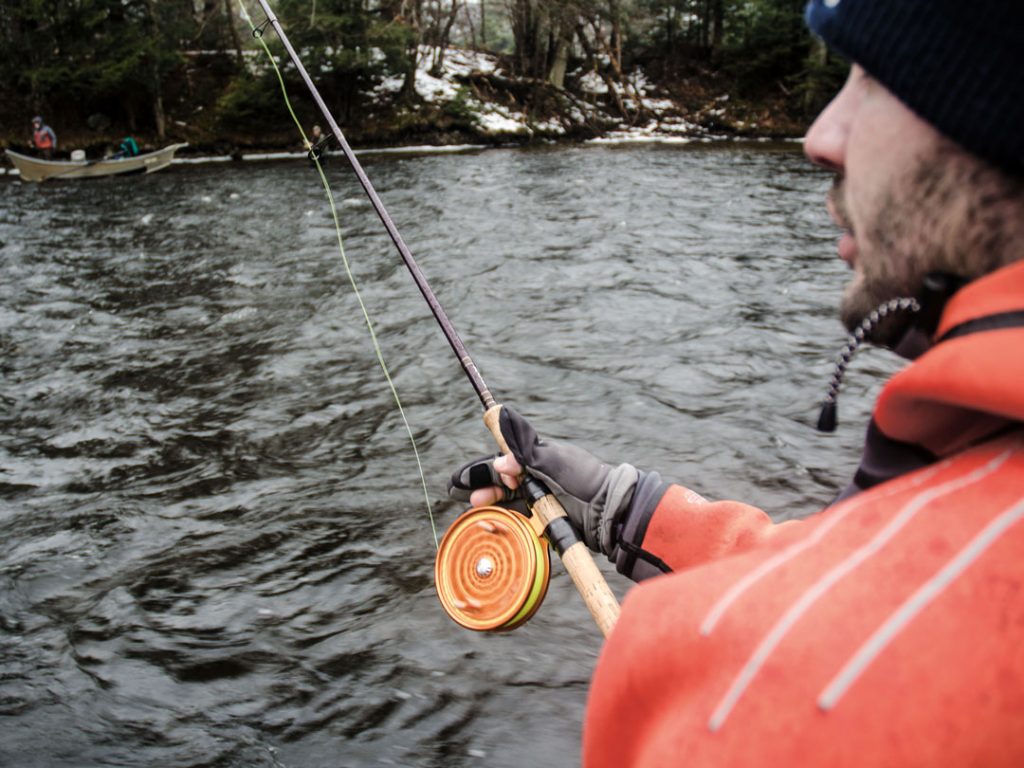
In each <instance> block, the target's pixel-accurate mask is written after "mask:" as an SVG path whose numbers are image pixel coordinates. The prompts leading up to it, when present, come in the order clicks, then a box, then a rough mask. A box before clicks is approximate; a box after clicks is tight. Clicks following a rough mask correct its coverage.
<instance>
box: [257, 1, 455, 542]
mask: <svg viewBox="0 0 1024 768" xmlns="http://www.w3.org/2000/svg"><path fill="white" fill-rule="evenodd" d="M238 7H239V8H240V9H241V12H242V18H244V19H245V20H246V21H247V22H248V23H249V27H250V28H251V29H252V31H253V36H254V37H255V38H256V39H257V40H259V41H260V45H261V46H263V50H264V51H265V52H266V54H267V58H268V59H269V60H270V64H271V66H272V67H273V68H274V74H276V75H277V81H278V82H279V83H280V84H281V94H282V95H283V96H284V103H285V105H286V106H287V107H288V113H289V114H290V115H291V116H292V120H294V121H295V127H296V128H298V129H299V134H300V135H301V136H302V143H303V144H304V145H305V146H306V147H307V148H310V147H312V146H313V145H312V144H311V143H310V141H309V139H308V138H306V132H305V131H303V130H302V123H301V122H299V118H298V117H296V115H295V110H294V109H292V103H291V100H290V99H289V98H288V89H287V88H285V85H284V77H282V76H281V70H280V69H279V68H278V66H277V61H276V60H275V59H274V54H273V53H271V51H270V48H269V47H268V46H267V42H266V41H265V40H264V39H263V35H262V34H257V33H256V25H255V24H253V21H252V18H251V17H250V16H249V12H248V11H247V10H246V9H245V6H244V5H243V4H242V2H241V0H239V3H238ZM310 157H311V159H312V160H313V162H314V163H315V164H316V170H317V173H319V174H320V181H321V183H322V184H323V186H324V193H325V194H326V195H327V202H328V203H329V204H330V206H331V216H332V218H333V219H334V231H335V233H336V234H337V236H338V253H340V254H341V260H342V263H344V265H345V274H347V275H348V282H349V284H350V285H351V286H352V291H353V293H355V296H356V300H357V301H358V302H359V309H360V310H361V311H362V313H363V320H364V321H365V322H366V330H368V331H369V332H370V340H371V341H372V342H373V349H374V351H375V352H376V353H377V362H378V363H379V364H380V369H381V370H382V371H383V372H384V378H385V379H387V382H388V387H389V388H390V389H391V395H392V396H393V397H394V400H395V405H397V406H398V413H399V414H400V415H401V417H402V423H403V424H405V431H406V432H407V433H408V435H409V442H410V443H411V444H412V452H413V454H415V456H416V468H417V470H418V471H419V474H420V484H421V485H422V486H423V498H424V501H426V504H427V517H428V518H429V519H430V530H431V532H432V533H433V534H434V548H435V549H436V548H437V547H438V540H437V526H436V525H435V524H434V511H433V509H431V507H430V492H429V491H428V490H427V478H426V476H425V475H424V473H423V463H422V462H421V461H420V452H419V448H417V446H416V438H415V437H413V434H412V427H411V426H409V420H408V419H407V418H406V416H405V409H404V408H403V407H402V401H401V399H400V398H399V397H398V390H397V389H396V388H395V383H394V381H392V379H391V373H390V372H389V371H388V366H387V363H385V362H384V352H383V351H382V350H381V347H380V343H379V342H378V341H377V334H376V332H374V330H373V323H372V322H371V321H370V314H369V312H367V310H366V304H364V303H363V297H362V295H361V294H360V293H359V286H358V285H356V279H355V277H354V276H353V274H352V268H351V267H350V266H349V263H348V256H346V255H345V242H344V239H343V238H342V236H341V222H340V221H339V219H338V208H337V206H336V205H335V204H334V194H333V193H332V192H331V185H330V184H329V183H328V181H327V175H326V174H325V173H324V169H323V166H321V165H320V159H319V158H318V157H316V156H315V153H311V154H310Z"/></svg>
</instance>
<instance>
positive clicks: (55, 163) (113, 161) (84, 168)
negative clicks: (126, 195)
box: [5, 144, 188, 181]
mask: <svg viewBox="0 0 1024 768" xmlns="http://www.w3.org/2000/svg"><path fill="white" fill-rule="evenodd" d="M187 146H188V144H171V145H170V146H168V147H164V148H163V149H158V150H157V151H156V152H146V153H145V154H142V155H136V156H135V157H121V158H106V159H103V160H43V159H41V158H38V157H30V156H28V155H23V154H21V153H20V152H14V151H12V150H10V149H8V150H5V151H6V152H7V156H8V157H9V158H10V159H11V162H12V163H14V167H15V168H17V169H18V174H19V175H20V176H21V178H22V179H23V180H24V181H46V180H47V179H90V178H96V177H99V176H119V175H121V174H125V173H154V172H156V171H159V170H161V169H163V168H166V167H167V166H168V165H170V164H171V162H172V161H173V160H174V153H175V152H177V151H178V150H179V149H181V148H182V147H187Z"/></svg>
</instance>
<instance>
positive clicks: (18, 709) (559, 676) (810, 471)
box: [0, 145, 891, 768]
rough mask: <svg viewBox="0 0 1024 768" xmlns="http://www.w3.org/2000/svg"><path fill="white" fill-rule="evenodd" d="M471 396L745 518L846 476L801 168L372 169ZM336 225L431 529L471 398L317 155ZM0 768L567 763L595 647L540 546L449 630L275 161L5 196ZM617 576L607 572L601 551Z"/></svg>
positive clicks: (810, 205)
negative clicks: (519, 578) (537, 590)
mask: <svg viewBox="0 0 1024 768" xmlns="http://www.w3.org/2000/svg"><path fill="white" fill-rule="evenodd" d="M364 163H365V166H366V170H367V172H368V174H369V175H370V177H371V179H373V181H374V183H375V185H376V186H377V188H378V191H379V192H380V194H381V196H382V198H383V199H384V202H385V203H386V204H387V206H388V208H389V210H390V212H391V214H392V216H393V218H394V219H395V221H396V223H397V225H398V227H399V229H400V230H401V231H402V233H403V235H404V237H405V239H406V241H407V242H408V243H409V245H410V247H411V248H412V251H413V253H414V254H415V255H416V257H417V259H418V261H419V263H420V266H421V267H422V268H423V270H424V272H425V273H426V274H427V277H428V279H429V280H430V282H431V285H432V286H433V288H434V290H435V291H436V293H437V294H438V296H439V298H440V300H441V302H442V304H443V305H444V306H445V308H446V309H447V311H448V314H449V315H450V316H451V318H452V320H453V322H454V323H455V325H456V327H457V328H458V330H459V332H460V334H461V335H462V337H463V340H464V341H465V343H466V346H467V347H468V348H469V350H470V352H471V353H472V354H473V356H474V358H475V360H476V363H477V365H478V366H479V368H480V370H481V371H482V373H483V375H484V377H485V379H486V380H487V383H488V384H489V385H490V388H491V390H492V391H493V392H494V394H495V396H496V397H497V398H498V399H499V400H501V401H504V402H506V403H509V404H513V405H515V406H516V407H518V408H519V409H520V410H521V411H523V412H525V413H526V414H527V415H529V416H530V417H531V418H532V420H533V421H534V423H535V424H537V425H538V426H539V427H540V429H541V430H542V431H543V432H545V433H547V434H549V435H551V436H553V437H563V438H573V439H575V440H576V441H578V442H579V443H581V444H583V445H585V446H587V447H589V448H591V449H592V450H594V451H595V452H597V453H599V454H601V455H602V456H603V457H605V458H607V459H608V460H613V461H614V460H626V461H631V462H632V463H634V464H636V465H638V466H641V467H642V468H646V469H657V470H659V471H660V472H661V473H662V475H663V476H665V477H667V478H670V479H674V480H678V481H680V482H684V483H686V484H688V485H690V486H692V487H694V488H696V489H697V490H700V491H701V492H704V493H705V494H706V495H710V496H715V497H733V498H742V499H744V500H747V501H751V502H753V503H757V504H759V505H761V506H762V507H764V508H765V509H767V510H768V511H770V513H771V514H772V515H773V516H774V517H776V518H777V519H782V518H785V517H791V516H801V515H805V514H808V513H810V512H812V511H814V510H815V509H816V508H817V507H818V506H820V505H821V504H823V503H825V502H827V501H828V500H829V499H830V498H831V496H832V495H833V494H834V493H835V492H836V491H837V489H838V488H839V487H840V486H841V485H842V484H844V483H845V481H846V479H847V477H848V475H849V474H850V471H851V468H852V466H853V465H854V464H855V459H856V454H857V445H858V443H859V439H860V432H861V427H860V426H859V423H860V422H861V421H862V419H863V416H864V414H865V413H866V411H867V408H868V404H869V401H870V397H871V394H872V393H873V391H874V389H875V388H876V387H877V384H878V379H879V376H880V375H881V374H882V373H883V372H884V370H885V369H886V368H887V366H889V365H891V364H890V363H889V361H888V360H886V359H884V358H882V357H881V356H877V355H874V354H873V353H867V354H865V355H864V356H863V357H862V358H858V361H857V363H856V364H855V366H854V368H853V373H852V374H851V375H850V377H849V381H848V384H847V387H846V390H845V394H844V397H843V413H842V416H843V422H842V424H841V426H840V430H839V432H837V433H836V434H835V435H832V436H822V435H818V434H816V433H815V432H814V431H813V429H812V425H813V422H814V420H815V418H816V406H815V404H816V402H817V401H818V400H820V398H821V397H822V395H823V394H824V391H825V387H826V385H827V381H828V376H829V374H830V367H831V361H832V360H833V358H834V355H835V353H836V351H837V350H838V348H839V347H840V345H841V343H842V341H843V333H842V331H841V329H840V327H839V325H838V323H837V322H836V321H835V320H834V309H833V307H834V305H835V303H836V300H837V297H838V294H839V291H840V288H841V285H842V283H843V281H844V280H845V267H844V266H843V265H842V264H841V263H840V262H839V261H838V259H837V258H836V257H835V247H834V239H835V233H834V231H833V229H832V227H831V225H830V223H829V222H828V219H827V216H826V214H825V213H824V209H823V203H822V201H823V196H824V192H825V190H826V189H827V187H828V185H829V179H828V178H827V177H826V176H825V175H824V174H823V173H821V172H819V171H815V170H813V169H811V168H810V167H809V166H808V165H807V163H806V161H805V160H804V159H803V158H802V156H801V155H800V154H799V151H798V149H796V148H794V147H793V146H789V147H768V146H753V147H744V146H737V145H726V146H701V147H674V148H669V147H632V148H602V147H589V148H578V149H564V148H563V149H551V150H542V151H518V150H492V151H487V152H481V153H477V154H472V153H471V154H461V155H435V156H404V157H402V156H378V157H366V158H365V159H364ZM329 169H330V176H331V178H332V181H333V183H334V185H335V195H336V198H337V200H338V201H339V208H340V214H341V219H342V223H343V226H344V234H345V245H346V250H347V253H348V256H349V258H350V260H351V262H352V264H353V269H354V271H355V274H356V279H357V281H358V284H359V286H360V289H361V291H362V294H363V297H364V299H365V301H366V303H367V306H368V309H369V312H370V314H371V316H372V317H373V321H374V324H375V328H376V331H377V334H378V336H379V338H380V341H381V344H382V347H383V351H384V355H385V357H386V360H387V361H388V364H389V366H390V368H391V372H392V376H393V378H394V380H395V383H396V385H397V387H398V390H399V393H400V395H401V396H402V399H403V402H404V404H405V407H406V411H407V414H408V419H409V422H410V424H411V425H412V429H413V431H414V433H415V435H416V439H417V442H418V445H419V448H420V452H421V456H422V461H423V466H424V470H425V473H426V478H427V483H428V492H429V496H430V499H431V502H432V504H433V509H434V515H435V517H436V519H437V524H438V529H439V531H441V530H443V529H444V527H445V526H447V525H448V524H449V523H450V522H451V521H452V520H453V519H454V517H455V515H456V514H457V513H458V512H459V511H460V510H459V509H457V508H456V507H455V506H454V505H452V504H450V503H448V502H447V501H446V499H445V481H446V478H447V475H448V473H449V471H450V470H451V469H452V468H453V467H454V466H456V465H458V464H459V463H461V462H462V461H464V460H465V459H466V458H469V457H471V456H473V455H476V454H479V453H483V452H489V451H491V450H492V448H491V444H490V443H489V437H488V435H487V433H486V431H485V430H484V428H483V426H482V423H481V421H480V414H481V408H480V405H479V403H478V402H477V400H476V399H475V395H474V392H473V389H472V388H471V387H470V385H469V382H468V381H467V380H466V379H465V377H464V375H463V373H462V371H461V369H460V368H459V367H458V365H457V363H456V362H455V360H454V358H453V356H452V355H451V352H450V350H449V349H448V347H447V345H446V344H445V342H444V339H443V337H442V336H441V334H440V332H439V331H438V329H437V327H436V325H435V324H434V323H433V320H432V319H431V317H430V316H429V313H428V310H427V308H426V304H425V303H424V302H423V300H422V298H421V297H420V295H419V293H418V292H417V290H416V288H415V286H414V285H413V283H412V282H411V280H410V278H409V276H408V273H407V272H406V271H405V268H404V266H403V265H402V263H401V261H400V259H399V258H398V256H397V254H396V253H395V251H394V250H393V248H392V246H391V245H390V243H389V241H388V240H387V239H386V237H385V236H384V235H382V228H381V225H380V223H379V221H378V220H377V219H376V217H375V216H374V214H373V212H372V210H371V208H370V207H369V205H368V204H366V203H365V202H363V198H362V197H361V193H360V192H359V190H358V188H357V187H356V186H355V185H354V183H353V181H352V179H351V176H350V174H349V173H348V172H346V170H345V169H344V168H343V167H342V164H341V162H340V160H337V159H336V160H334V161H333V163H332V165H331V166H329ZM0 268H2V274H3V279H2V281H0V353H2V357H0V374H2V389H0V424H2V426H0V764H2V765H11V766H19V767H21V768H25V767H28V766H83V765H117V766H154V765H164V766H363V765H400V766H461V765H467V766H468V765H481V764H483V765H488V766H491V768H498V767H500V766H522V765H529V766H539V765H559V766H561V765H574V764H576V763H577V762H578V758H579V740H580V729H581V725H582V719H583V711H584V706H585V702H586V695H587V685H588V679H589V676H590V673H591V670H592V668H593V666H594V664H595V661H596V659H597V654H598V652H599V649H600V635H599V633H598V632H597V630H596V628H595V627H594V625H593V623H592V622H591V620H590V617H589V614H588V613H587V611H586V609H585V608H584V606H583V604H582V602H581V601H580V599H579V598H578V597H577V595H576V594H575V591H574V590H573V588H572V584H571V581H570V580H569V578H568V576H567V575H566V574H565V573H564V571H563V570H562V569H561V567H560V566H559V565H557V564H556V565H555V566H554V575H553V579H552V584H551V588H550V590H549V593H548V597H547V600H546V601H545V603H544V605H543V606H542V608H541V610H540V612H539V614H538V615H537V616H536V617H535V618H534V619H533V620H532V621H531V622H530V623H529V624H527V625H526V626H525V627H523V628H521V629H519V630H516V631H515V632H513V633H510V634H504V635H479V634H474V633H470V632H467V631H465V630H462V629H460V628H458V627H457V626H456V625H455V624H453V623H452V622H451V620H450V619H448V618H447V617H446V616H445V614H444V613H443V612H442V611H441V609H440V606H439V604H438V602H437V599H436V597H435V595H434V591H433V554H434V539H433V535H432V533H431V526H430V522H429V520H428V516H427V511H426V503H425V500H424V494H423V490H422V488H421V486H420V483H419V479H418V474H417V470H416V461H415V457H414V454H413V453H412V450H411V449H410V446H409V441H408V436H407V435H406V433H405V429H404V426H403V424H402V421H401V418H400V416H399V414H398V412H397V410H396V408H395V406H394V404H393V401H392V399H391V395H390V393H389V391H388V389H387V386H386V383H385V381H384V379H383V377H382V375H381V373H380V370H379V368H378V364H377V361H376V357H375V354H374V351H373V348H372V346H371V344H370V342H369V338H368V334H367V331H366V329H365V326H364V325H363V320H362V315H361V313H360V311H359V307H358V304H357V303H356V300H355V297H354V294H353V291H352V288H351V286H350V285H349V282H348V279H347V277H346V275H345V272H344V268H343V266H342V263H341V260H340V257H339V254H338V250H337V241H336V238H335V234H334V228H333V224H332V220H331V216H330V212H329V209H328V208H327V206H326V204H325V202H324V198H323V191H322V189H321V188H320V185H319V183H318V180H317V178H316V176H315V174H314V172H313V171H311V170H310V169H309V167H308V166H307V164H306V163H305V162H302V161H280V162H276V163H266V164H260V163H251V162H247V163H235V164H219V165H196V166H182V165H178V166H174V167H173V168H171V169H169V170H167V171H165V172H162V173H159V174H155V175H153V176H150V177H134V178H123V179H102V180H96V181H93V182H78V183H74V182H67V183H63V184H56V183H50V184H45V185H42V186H39V185H26V184H22V183H20V182H18V181H16V180H12V179H10V177H8V178H7V179H4V180H0ZM602 568H603V569H605V570H606V571H607V572H608V573H609V579H610V582H611V583H612V585H613V588H614V589H615V590H616V591H617V592H618V593H619V594H624V592H625V591H626V589H627V588H628V586H629V585H628V583H626V582H623V581H622V580H621V579H620V578H619V577H618V576H616V575H615V574H613V573H612V572H611V570H610V569H609V568H605V566H604V565H602Z"/></svg>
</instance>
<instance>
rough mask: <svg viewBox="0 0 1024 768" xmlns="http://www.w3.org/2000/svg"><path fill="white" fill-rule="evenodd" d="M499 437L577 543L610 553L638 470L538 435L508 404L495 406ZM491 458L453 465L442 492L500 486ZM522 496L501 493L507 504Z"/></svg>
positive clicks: (461, 495) (462, 496)
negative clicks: (549, 496)
mask: <svg viewBox="0 0 1024 768" xmlns="http://www.w3.org/2000/svg"><path fill="white" fill-rule="evenodd" d="M499 424H500V427H501V435H502V437H504V438H505V442H506V443H508V447H509V449H510V451H511V452H512V455H513V456H514V457H515V459H516V461H518V462H519V463H520V464H521V465H522V466H523V467H524V468H526V470H527V472H529V474H531V475H533V476H534V477H536V478H537V479H539V480H541V481H542V482H543V483H544V484H545V485H547V486H548V488H549V489H550V490H551V492H552V493H554V494H555V496H556V497H557V498H558V500H559V502H561V504H562V506H563V507H565V511H566V512H567V513H568V515H569V519H570V520H571V521H572V523H573V525H574V526H575V527H576V529H577V530H579V531H580V532H581V533H582V534H583V541H584V542H585V543H586V545H587V546H588V547H590V549H592V550H594V551H595V552H603V553H604V554H606V555H611V554H612V551H613V549H614V548H615V545H616V536H615V534H616V531H615V527H616V523H617V522H618V521H619V520H620V519H621V518H622V517H623V516H624V515H625V513H626V512H627V511H628V510H629V506H630V502H631V501H632V499H633V492H634V489H635V488H636V484H637V481H638V480H639V478H640V473H639V472H638V471H637V469H636V468H635V467H633V466H632V465H630V464H619V465H618V466H615V467H613V466H610V465H608V464H605V463H604V462H602V461H601V460H600V459H598V458H596V457H594V456H593V455H592V454H590V453H587V452H586V451H584V450H583V449H582V448H577V447H576V446H574V445H570V444H568V443H559V442H555V441H553V440H544V439H543V438H541V437H540V436H539V435H538V434H537V432H536V430H534V428H533V427H532V426H530V423H529V422H528V421H526V419H524V418H523V417H522V416H520V415H519V414H518V413H516V412H515V411H514V410H512V409H511V408H509V407H508V406H503V407H502V409H501V419H500V421H499ZM495 458H497V457H496V456H490V457H484V458H481V459H477V460H475V461H471V462H469V463H468V464H465V465H463V466H462V467H460V468H459V469H457V470H456V471H455V472H454V473H453V474H452V477H451V480H450V481H449V483H448V494H449V496H451V497H452V498H454V499H458V500H460V501H469V495H470V493H471V492H472V491H474V490H477V489H479V488H486V487H488V486H493V485H497V486H501V485H502V483H501V480H500V478H499V476H498V473H497V472H496V471H495V469H494V459H495ZM521 498H522V495H521V493H520V492H519V491H518V490H517V491H515V492H512V491H506V493H505V499H506V501H505V502H502V503H503V504H504V505H506V506H515V505H514V504H509V503H507V502H513V501H515V500H516V499H521Z"/></svg>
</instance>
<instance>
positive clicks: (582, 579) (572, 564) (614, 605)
mask: <svg viewBox="0 0 1024 768" xmlns="http://www.w3.org/2000/svg"><path fill="white" fill-rule="evenodd" d="M484 424H486V425H487V429H488V430H489V431H490V433H491V435H493V436H494V439H495V441H496V442H497V443H498V447H499V448H501V452H502V453H511V451H510V450H509V447H508V443H506V442H505V438H504V437H503V436H502V434H501V405H493V406H491V407H490V408H488V409H487V410H486V411H485V412H484ZM531 508H532V509H533V514H534V515H535V516H536V517H537V519H538V521H539V523H540V525H541V527H543V528H547V526H548V525H550V524H551V521H553V520H557V519H558V518H560V517H567V515H566V512H565V509H563V508H562V505H561V503H560V502H559V501H558V499H557V498H555V495H554V494H548V495H547V496H545V497H544V498H542V499H540V500H539V501H537V502H535V503H534V504H532V505H531ZM562 565H564V566H565V570H566V571H568V572H569V576H570V577H571V578H572V580H573V583H574V584H575V585H576V589H577V591H579V593H580V596H581V597H582V598H583V602H584V603H586V606H587V608H588V610H589V611H590V615H591V616H593V617H594V621H595V622H596V623H597V627H598V629H600V630H601V633H602V634H603V635H604V636H605V637H607V636H608V635H609V634H611V631H612V629H613V628H614V627H615V622H616V621H617V620H618V618H619V612H620V609H619V601H618V599H617V598H616V597H615V594H614V593H613V592H612V590H611V588H610V587H609V586H608V582H607V581H605V578H604V574H602V573H601V571H600V570H598V567H597V564H596V563H595V562H594V558H593V556H592V555H591V554H590V550H589V549H587V546H586V544H584V543H583V542H582V541H581V540H580V539H578V538H577V540H576V543H574V544H571V545H570V546H569V547H567V548H566V549H565V550H564V552H562Z"/></svg>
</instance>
